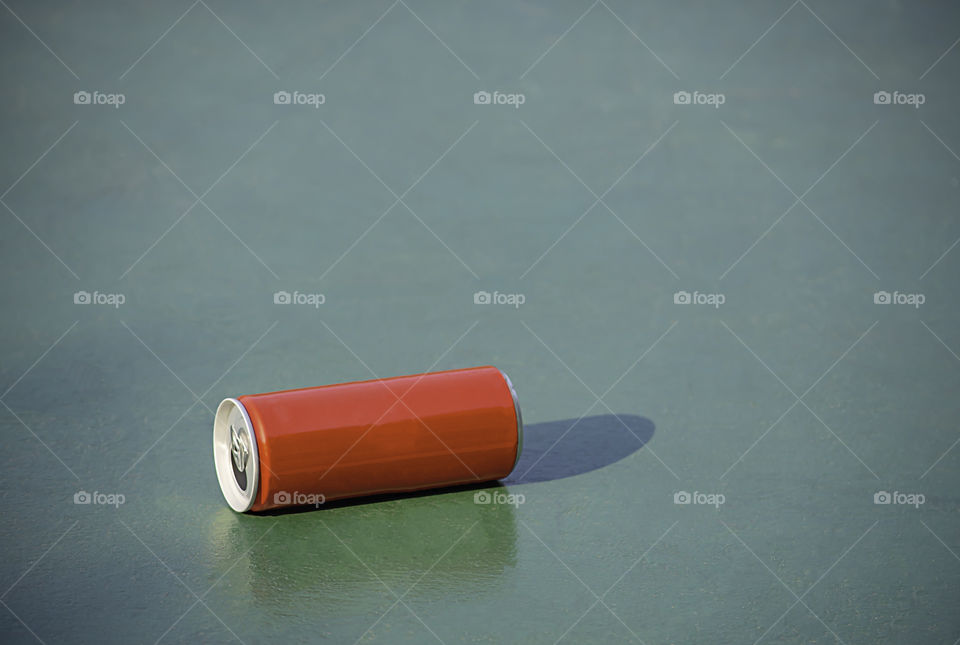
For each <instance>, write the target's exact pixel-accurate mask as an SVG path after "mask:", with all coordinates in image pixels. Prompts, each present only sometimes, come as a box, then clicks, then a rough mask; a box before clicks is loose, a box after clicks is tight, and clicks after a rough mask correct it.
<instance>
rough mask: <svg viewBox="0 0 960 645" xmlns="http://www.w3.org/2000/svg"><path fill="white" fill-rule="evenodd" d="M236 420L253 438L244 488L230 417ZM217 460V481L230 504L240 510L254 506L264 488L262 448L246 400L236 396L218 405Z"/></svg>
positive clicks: (215, 429)
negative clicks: (233, 449)
mask: <svg viewBox="0 0 960 645" xmlns="http://www.w3.org/2000/svg"><path fill="white" fill-rule="evenodd" d="M231 418H233V419H234V423H237V422H238V421H242V423H243V428H244V430H246V435H247V436H248V437H249V438H250V441H249V445H248V446H247V447H248V450H249V452H248V455H247V460H246V461H247V464H246V469H245V472H246V475H247V486H246V489H243V488H240V485H239V484H238V483H237V480H236V477H235V476H234V474H233V467H232V465H231V463H232V455H231V438H230V425H231V423H230V420H231ZM213 461H214V465H215V467H216V471H217V481H218V482H219V484H220V492H221V493H223V498H224V499H225V500H226V501H227V504H229V505H230V508H232V509H233V510H235V511H237V512H238V513H244V512H246V511H249V510H250V509H251V508H252V507H253V503H254V500H255V499H256V497H257V492H258V491H259V489H260V452H259V450H258V449H257V433H256V432H255V430H254V428H253V422H252V421H250V415H249V414H247V409H246V408H245V407H244V406H243V404H242V403H241V402H240V401H238V400H237V399H234V398H226V399H224V400H223V401H221V402H220V405H219V406H217V412H216V414H215V415H214V419H213Z"/></svg>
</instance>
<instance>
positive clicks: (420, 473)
mask: <svg viewBox="0 0 960 645" xmlns="http://www.w3.org/2000/svg"><path fill="white" fill-rule="evenodd" d="M522 449H523V420H522V419H521V416H520V405H519V403H518V401H517V394H516V391H515V390H514V389H513V384H512V383H511V382H510V379H509V378H507V375H506V374H504V373H503V372H502V371H500V370H499V369H497V368H495V367H490V366H487V367H473V368H469V369H461V370H450V371H446V372H431V373H427V374H416V375H412V376H398V377H394V378H387V379H379V380H372V381H360V382H356V383H343V384H338V385H325V386H321V387H311V388H304V389H300V390H287V391H284V392H271V393H268V394H251V395H245V396H240V397H237V398H236V399H232V398H230V399H224V400H223V401H222V402H221V403H220V407H218V408H217V413H216V417H215V418H214V422H213V455H214V463H215V465H216V470H217V479H218V480H219V482H220V490H221V491H223V496H224V498H225V499H226V500H227V503H228V504H229V505H230V508H232V509H233V510H235V511H239V512H244V511H263V510H267V509H271V508H277V507H281V506H289V505H295V504H305V503H306V504H316V503H323V502H325V501H331V500H335V499H342V498H347V497H360V496H363V495H374V494H378V493H398V492H408V491H416V490H422V489H426V488H437V487H442V486H452V485H457V484H468V483H476V482H485V481H491V480H495V479H502V478H504V477H506V476H507V475H509V474H510V471H512V470H513V468H514V466H516V463H517V460H518V459H519V458H520V451H521V450H522Z"/></svg>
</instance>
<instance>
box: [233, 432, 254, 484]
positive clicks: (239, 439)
mask: <svg viewBox="0 0 960 645" xmlns="http://www.w3.org/2000/svg"><path fill="white" fill-rule="evenodd" d="M247 441H248V439H247V431H246V429H245V428H241V429H240V430H239V431H238V430H237V429H236V427H234V426H233V425H231V426H230V454H231V455H233V465H234V466H235V467H236V469H237V471H238V472H241V473H242V472H243V471H244V470H245V469H246V467H247V458H248V457H249V455H250V448H249V447H248V445H247Z"/></svg>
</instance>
